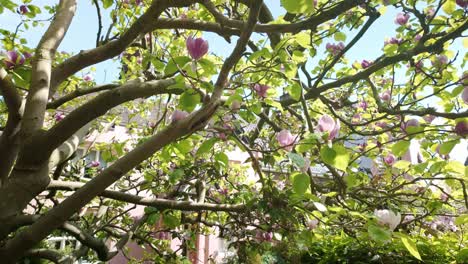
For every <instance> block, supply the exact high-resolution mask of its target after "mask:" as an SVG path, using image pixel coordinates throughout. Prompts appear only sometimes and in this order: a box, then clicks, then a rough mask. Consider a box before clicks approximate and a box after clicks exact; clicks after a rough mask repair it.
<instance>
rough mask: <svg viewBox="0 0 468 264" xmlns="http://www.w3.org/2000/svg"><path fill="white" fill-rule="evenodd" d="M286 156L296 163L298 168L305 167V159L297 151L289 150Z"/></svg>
mask: <svg viewBox="0 0 468 264" xmlns="http://www.w3.org/2000/svg"><path fill="white" fill-rule="evenodd" d="M288 158H289V159H290V160H291V161H292V162H293V163H294V165H296V166H297V167H298V168H303V167H305V160H304V158H303V157H302V156H301V155H299V154H297V153H293V152H289V153H288Z"/></svg>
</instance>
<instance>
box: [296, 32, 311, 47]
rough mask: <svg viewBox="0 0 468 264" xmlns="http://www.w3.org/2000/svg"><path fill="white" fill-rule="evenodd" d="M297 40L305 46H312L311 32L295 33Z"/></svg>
mask: <svg viewBox="0 0 468 264" xmlns="http://www.w3.org/2000/svg"><path fill="white" fill-rule="evenodd" d="M294 38H295V40H296V42H297V43H298V44H299V45H301V46H302V47H303V48H306V49H307V48H310V34H307V33H306V32H301V33H298V34H296V35H294Z"/></svg>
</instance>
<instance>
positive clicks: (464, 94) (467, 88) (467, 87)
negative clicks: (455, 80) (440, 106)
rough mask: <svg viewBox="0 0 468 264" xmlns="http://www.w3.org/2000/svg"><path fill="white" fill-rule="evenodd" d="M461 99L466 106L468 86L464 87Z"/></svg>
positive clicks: (467, 102)
mask: <svg viewBox="0 0 468 264" xmlns="http://www.w3.org/2000/svg"><path fill="white" fill-rule="evenodd" d="M461 98H462V100H463V102H464V103H465V104H468V86H465V88H464V89H463V92H462V94H461Z"/></svg>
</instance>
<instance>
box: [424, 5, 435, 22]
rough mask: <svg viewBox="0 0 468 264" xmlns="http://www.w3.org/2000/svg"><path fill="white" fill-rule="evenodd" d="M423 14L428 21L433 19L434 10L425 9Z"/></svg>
mask: <svg viewBox="0 0 468 264" xmlns="http://www.w3.org/2000/svg"><path fill="white" fill-rule="evenodd" d="M424 13H425V14H426V18H428V19H430V18H433V17H434V16H435V10H434V8H432V7H431V8H429V9H427V10H426V11H425V12H424Z"/></svg>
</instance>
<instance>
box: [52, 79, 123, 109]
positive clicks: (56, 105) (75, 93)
mask: <svg viewBox="0 0 468 264" xmlns="http://www.w3.org/2000/svg"><path fill="white" fill-rule="evenodd" d="M118 86H119V85H117V84H104V85H98V86H95V87H93V88H89V89H79V88H78V89H76V90H75V91H73V92H71V93H69V94H66V95H64V96H62V97H60V98H58V99H56V100H54V101H52V102H50V103H48V104H47V109H56V108H59V107H60V106H61V105H63V104H65V103H67V102H69V101H71V100H73V99H76V98H78V97H80V96H83V95H87V94H92V93H97V92H101V91H105V90H110V89H114V88H116V87H118Z"/></svg>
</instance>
